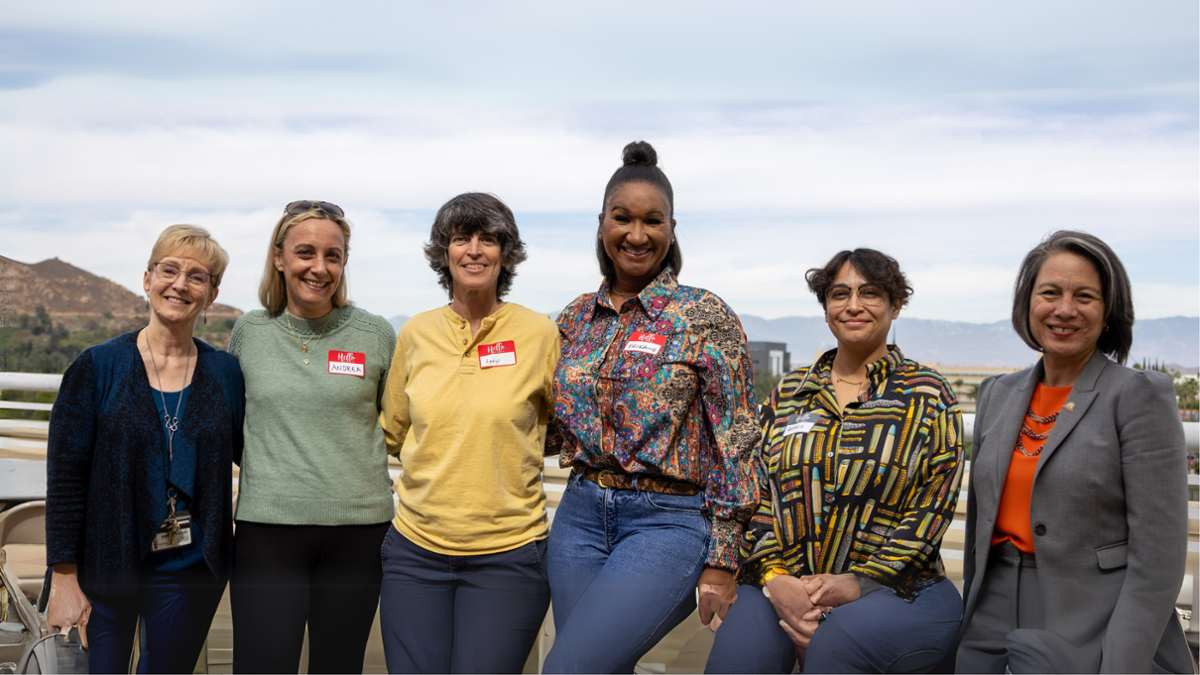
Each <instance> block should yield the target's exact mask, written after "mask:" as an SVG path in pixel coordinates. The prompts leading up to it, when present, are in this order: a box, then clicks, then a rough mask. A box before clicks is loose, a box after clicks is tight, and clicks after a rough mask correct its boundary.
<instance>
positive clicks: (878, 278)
mask: <svg viewBox="0 0 1200 675" xmlns="http://www.w3.org/2000/svg"><path fill="white" fill-rule="evenodd" d="M846 263H850V264H851V265H853V266H854V269H856V270H858V273H859V274H861V275H862V276H863V278H864V279H866V280H867V281H869V282H871V283H873V284H875V285H877V286H879V287H880V288H882V289H883V292H884V293H887V296H888V301H890V302H891V303H892V306H893V307H903V306H904V304H905V303H907V302H908V299H909V297H911V296H912V294H913V289H912V286H909V285H908V277H906V276H904V272H901V271H900V263H898V262H896V259H895V258H893V257H892V256H890V255H888V254H886V253H882V252H880V251H876V250H875V249H873V248H856V249H854V250H853V251H841V252H840V253H838V254H837V255H835V256H833V257H832V258H830V259H829V262H827V263H825V266H824V267H814V268H812V269H810V270H809V271H808V272H805V274H804V278H805V280H807V281H808V289H809V290H810V291H812V292H813V294H814V295H816V296H817V300H820V301H821V307H825V292H826V291H828V290H829V287H830V286H832V285H833V280H834V278H835V277H837V273H838V271H840V270H841V269H842V265H845V264H846Z"/></svg>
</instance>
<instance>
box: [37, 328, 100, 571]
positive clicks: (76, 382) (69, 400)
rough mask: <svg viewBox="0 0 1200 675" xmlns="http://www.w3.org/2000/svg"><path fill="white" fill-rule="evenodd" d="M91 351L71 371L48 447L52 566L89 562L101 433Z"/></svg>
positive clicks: (57, 405) (60, 394) (48, 552)
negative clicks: (87, 540)
mask: <svg viewBox="0 0 1200 675" xmlns="http://www.w3.org/2000/svg"><path fill="white" fill-rule="evenodd" d="M96 413H97V402H96V385H95V362H94V360H93V354H92V351H91V350H88V351H85V352H83V353H82V354H80V355H79V358H78V359H76V360H75V363H72V364H71V367H70V368H67V372H66V373H65V374H64V375H63V379H62V384H61V385H60V386H59V390H58V397H57V398H56V399H55V401H54V411H53V412H52V413H51V415H50V431H49V438H48V440H47V444H46V564H47V565H54V564H57V563H80V562H83V544H84V533H85V523H86V515H87V498H88V486H89V483H90V479H91V467H92V451H93V450H94V447H95V433H96Z"/></svg>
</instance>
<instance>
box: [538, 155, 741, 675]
mask: <svg viewBox="0 0 1200 675" xmlns="http://www.w3.org/2000/svg"><path fill="white" fill-rule="evenodd" d="M656 163H657V156H656V154H655V152H654V148H652V147H651V146H650V144H648V143H644V142H636V143H630V144H629V145H627V146H626V147H625V151H624V165H623V166H622V167H621V168H619V169H617V171H616V172H615V173H614V174H613V176H612V178H611V179H610V180H609V182H608V186H607V187H606V188H605V191H604V204H603V206H604V211H603V212H602V213H601V214H600V228H599V231H598V233H597V238H596V257H597V258H598V259H599V261H600V269H601V272H603V274H604V281H603V282H602V283H601V285H600V290H599V291H597V292H595V293H587V294H584V295H581V296H579V298H577V299H576V300H575V301H574V302H572V303H571V304H570V305H568V306H567V308H566V309H565V310H563V312H562V314H561V315H559V318H558V325H559V329H560V332H561V337H562V352H561V356H560V359H559V365H558V370H557V372H556V374H555V378H554V391H555V409H554V415H555V418H556V422H557V426H558V431H557V433H551V434H550V435H549V437H548V441H547V452H548V453H553V452H558V453H559V460H560V462H561V463H562V465H563V466H570V467H572V475H571V478H570V480H569V481H568V483H567V490H566V492H565V493H564V495H563V498H562V502H561V503H560V505H559V507H558V509H557V512H556V514H555V519H554V523H553V526H552V528H551V531H550V543H549V551H548V553H547V572H548V574H549V578H550V593H551V602H552V606H553V611H554V624H555V628H556V632H557V634H556V637H555V641H554V647H553V649H552V650H551V651H550V654H549V655H548V656H547V658H546V662H545V665H544V669H543V670H544V672H548V673H562V672H603V673H608V672H626V673H628V672H632V671H633V667H634V664H635V663H636V662H637V660H638V659H639V658H640V657H641V656H642V655H643V654H645V653H646V652H647V651H648V650H649V649H650V648H651V647H653V646H654V645H655V644H656V643H657V642H658V640H659V639H661V638H662V636H663V635H665V634H666V633H667V632H669V631H670V630H671V629H672V628H673V627H675V626H676V625H677V624H678V623H679V622H680V621H682V620H683V619H684V618H686V617H687V615H688V614H690V613H691V612H692V610H693V609H694V608H695V607H696V590H697V589H698V590H699V598H700V617H701V620H702V621H703V622H704V623H706V624H707V623H709V622H710V621H711V620H712V617H713V616H714V614H715V615H717V616H724V615H725V613H726V612H727V611H728V608H729V606H730V604H732V603H733V601H734V599H735V598H736V597H737V596H736V586H735V584H734V579H733V572H734V570H736V568H737V562H738V542H739V541H740V539H741V534H742V529H743V526H744V524H745V523H746V521H747V520H748V519H749V517H750V515H752V513H753V510H754V507H755V505H756V504H757V503H758V491H757V485H758V481H757V480H756V473H755V466H756V455H755V449H756V446H757V444H758V439H759V430H758V426H757V424H756V415H755V410H754V407H755V403H754V386H753V379H752V377H753V375H752V371H751V364H750V358H749V355H748V353H747V350H746V337H745V334H744V333H743V332H742V327H741V323H740V322H739V321H738V319H737V316H736V315H734V313H733V311H732V310H731V309H730V308H729V307H728V305H726V304H725V303H724V302H723V301H722V300H721V299H720V298H718V297H717V296H715V295H713V294H712V293H709V292H708V291H706V290H703V289H699V288H692V287H690V286H682V285H680V284H679V283H678V282H677V281H676V275H677V274H678V273H679V270H680V268H681V267H682V256H681V255H680V252H679V243H678V242H677V241H676V240H675V220H674V218H672V215H673V213H674V203H673V192H672V190H671V183H670V181H668V180H667V177H666V175H665V174H663V172H662V170H661V169H659V168H658V167H657V166H656Z"/></svg>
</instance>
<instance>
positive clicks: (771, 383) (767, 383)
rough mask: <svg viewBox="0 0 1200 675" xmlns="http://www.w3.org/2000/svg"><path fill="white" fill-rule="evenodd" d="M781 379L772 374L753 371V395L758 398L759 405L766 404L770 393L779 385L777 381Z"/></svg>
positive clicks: (769, 398) (763, 371)
mask: <svg viewBox="0 0 1200 675" xmlns="http://www.w3.org/2000/svg"><path fill="white" fill-rule="evenodd" d="M782 379H783V378H782V377H781V376H779V375H776V374H774V373H771V372H768V371H765V370H756V371H754V395H755V396H756V397H758V402H759V403H766V402H768V401H770V400H771V392H772V391H774V390H775V387H776V386H778V385H779V381H780V380H782Z"/></svg>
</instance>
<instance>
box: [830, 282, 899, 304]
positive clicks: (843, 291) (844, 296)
mask: <svg viewBox="0 0 1200 675" xmlns="http://www.w3.org/2000/svg"><path fill="white" fill-rule="evenodd" d="M855 295H857V296H858V302H859V304H861V305H862V306H864V307H878V306H879V305H882V304H883V302H884V301H885V300H887V293H884V292H883V289H882V288H880V287H878V286H876V285H875V284H863V285H862V286H859V287H858V288H857V289H854V288H850V287H849V286H847V285H846V284H835V285H833V286H830V287H829V288H828V289H826V290H825V305H826V306H827V307H842V306H844V305H848V304H850V298H851V297H853V296H855Z"/></svg>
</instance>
